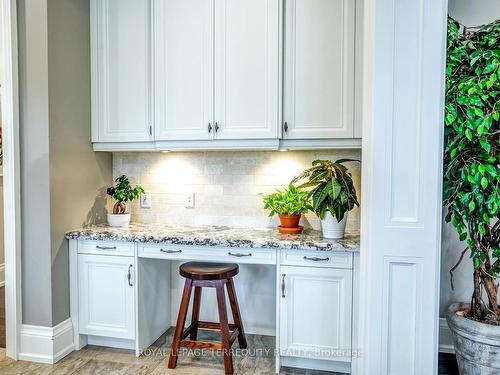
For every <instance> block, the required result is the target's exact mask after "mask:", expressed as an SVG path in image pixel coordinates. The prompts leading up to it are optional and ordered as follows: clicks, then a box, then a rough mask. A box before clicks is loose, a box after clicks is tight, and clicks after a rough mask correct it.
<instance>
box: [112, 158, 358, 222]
mask: <svg viewBox="0 0 500 375" xmlns="http://www.w3.org/2000/svg"><path fill="white" fill-rule="evenodd" d="M360 157H361V151H359V150H321V151H288V152H277V151H252V152H231V151H227V152H213V151H211V152H171V153H114V154H113V175H114V177H115V178H116V177H118V176H120V175H122V174H126V175H127V176H128V177H129V178H130V180H131V182H132V184H141V185H142V186H143V187H144V189H145V190H146V191H148V192H150V193H151V196H152V207H151V208H140V207H139V202H138V201H136V202H133V203H132V204H131V205H130V210H131V213H132V220H133V221H136V222H142V223H162V224H170V225H177V224H178V225H193V226H201V225H226V226H232V227H258V228H262V227H274V226H276V225H277V222H278V220H277V218H270V217H268V212H267V211H266V210H264V209H263V205H262V198H261V197H260V196H259V193H269V192H272V191H273V190H274V189H275V188H279V187H283V186H286V185H287V184H288V183H289V182H290V180H291V179H292V178H293V177H294V176H295V175H297V174H298V173H299V172H301V171H302V170H304V169H306V168H308V167H309V166H310V165H311V162H312V161H313V160H316V159H329V160H337V159H340V158H353V159H360ZM348 166H349V169H350V170H351V172H352V174H353V180H354V183H355V185H356V191H357V192H358V197H359V195H360V164H359V163H349V164H348ZM190 192H194V194H195V207H194V208H186V207H185V200H186V195H187V194H188V193H190ZM303 221H304V223H303V224H304V225H305V226H306V227H312V228H315V229H319V228H320V223H319V220H318V218H317V217H316V216H315V215H314V213H310V214H307V215H306V217H305V219H303ZM358 229H359V209H357V208H356V209H354V210H353V211H351V212H350V213H349V216H348V222H347V230H358Z"/></svg>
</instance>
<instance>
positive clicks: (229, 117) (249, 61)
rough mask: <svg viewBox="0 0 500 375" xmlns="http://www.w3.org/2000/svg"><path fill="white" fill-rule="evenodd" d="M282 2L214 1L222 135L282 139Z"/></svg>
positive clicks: (217, 116)
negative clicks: (280, 68) (280, 70)
mask: <svg viewBox="0 0 500 375" xmlns="http://www.w3.org/2000/svg"><path fill="white" fill-rule="evenodd" d="M279 9H280V6H279V0H215V30H216V34H215V121H216V122H217V124H216V125H217V131H216V134H215V137H216V138H217V139H262V138H275V139H276V138H277V137H278V121H279V84H280V79H279V63H280V59H279V56H280V51H279V47H280V46H279V40H280V26H279V25H280V16H279Z"/></svg>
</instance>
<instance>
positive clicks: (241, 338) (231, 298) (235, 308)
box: [226, 279, 247, 349]
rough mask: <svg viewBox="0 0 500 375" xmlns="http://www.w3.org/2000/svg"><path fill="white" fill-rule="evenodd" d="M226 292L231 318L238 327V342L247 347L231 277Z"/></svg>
mask: <svg viewBox="0 0 500 375" xmlns="http://www.w3.org/2000/svg"><path fill="white" fill-rule="evenodd" d="M226 285H227V294H228V296H229V303H230V304H231V312H232V314H233V320H234V324H235V325H236V327H238V344H239V345H240V348H241V349H246V348H247V339H246V337H245V330H244V329H243V323H242V321H241V315H240V308H239V306H238V300H237V298H236V293H235V292H234V284H233V279H229V280H228V282H227V284H226Z"/></svg>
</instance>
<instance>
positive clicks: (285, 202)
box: [260, 184, 311, 216]
mask: <svg viewBox="0 0 500 375" xmlns="http://www.w3.org/2000/svg"><path fill="white" fill-rule="evenodd" d="M260 195H261V196H262V197H263V199H264V208H265V209H266V210H270V211H271V212H270V213H269V216H274V215H276V214H278V215H289V216H292V215H296V214H303V213H306V212H307V211H309V210H310V209H311V203H310V198H309V194H308V193H307V192H305V191H303V190H302V189H300V188H298V187H296V186H294V185H292V184H290V185H288V188H286V189H283V190H281V189H276V191H275V192H274V193H272V194H268V195H265V194H262V193H261V194H260Z"/></svg>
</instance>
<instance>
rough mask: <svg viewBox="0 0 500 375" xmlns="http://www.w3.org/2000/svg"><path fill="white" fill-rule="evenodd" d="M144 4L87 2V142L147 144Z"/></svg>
mask: <svg viewBox="0 0 500 375" xmlns="http://www.w3.org/2000/svg"><path fill="white" fill-rule="evenodd" d="M150 15H151V9H150V0H92V1H91V54H92V81H91V86H92V141H93V142H135V141H149V140H152V134H151V133H152V128H151V126H152V119H151V113H152V110H151V107H152V106H151V103H152V102H151V69H150V67H151V58H150V56H151V48H150V40H151V38H150V36H151V32H150V29H151V22H150Z"/></svg>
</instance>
